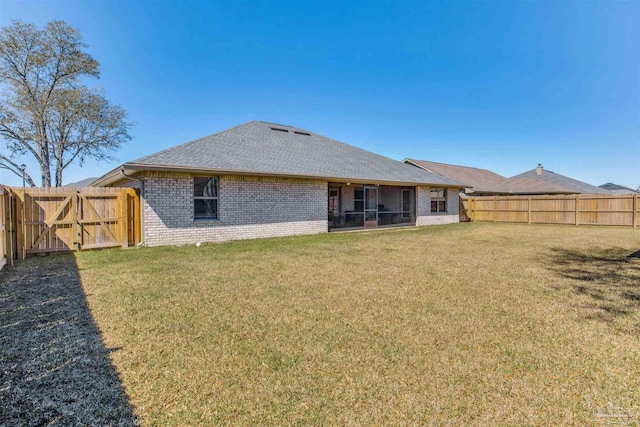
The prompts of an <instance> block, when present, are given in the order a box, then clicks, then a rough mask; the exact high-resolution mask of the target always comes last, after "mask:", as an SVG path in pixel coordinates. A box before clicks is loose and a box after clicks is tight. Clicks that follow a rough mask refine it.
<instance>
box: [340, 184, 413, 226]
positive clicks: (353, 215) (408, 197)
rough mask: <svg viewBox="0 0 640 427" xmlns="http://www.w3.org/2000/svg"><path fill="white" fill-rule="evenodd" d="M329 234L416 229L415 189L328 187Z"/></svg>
mask: <svg viewBox="0 0 640 427" xmlns="http://www.w3.org/2000/svg"><path fill="white" fill-rule="evenodd" d="M328 194H329V204H328V206H329V216H328V221H329V230H330V231H331V230H347V229H359V228H378V227H393V226H402V225H415V222H416V216H415V212H416V208H415V206H416V203H415V200H416V194H415V187H398V186H390V185H366V184H364V185H363V184H353V183H331V182H330V183H329V192H328Z"/></svg>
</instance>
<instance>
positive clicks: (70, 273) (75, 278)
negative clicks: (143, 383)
mask: <svg viewBox="0 0 640 427" xmlns="http://www.w3.org/2000/svg"><path fill="white" fill-rule="evenodd" d="M116 350H117V349H107V348H105V346H104V344H103V342H102V339H101V336H100V331H99V330H98V327H97V326H96V324H95V323H94V321H93V318H92V316H91V313H90V311H89V308H88V306H87V302H86V299H85V295H84V292H83V290H82V287H81V284H80V276H79V274H78V269H77V266H76V263H75V260H74V258H73V256H72V255H69V254H67V255H59V256H51V257H46V258H35V259H31V260H27V261H22V262H19V263H17V264H16V265H15V266H13V267H9V266H6V267H5V268H4V269H3V270H2V271H0V408H1V410H0V425H135V424H137V421H136V418H135V416H134V414H133V407H132V405H131V404H130V403H129V399H128V397H127V395H126V393H125V391H124V389H123V387H122V385H121V383H120V378H119V376H118V373H117V372H116V370H115V368H114V366H113V365H112V364H111V360H110V359H109V352H111V351H116Z"/></svg>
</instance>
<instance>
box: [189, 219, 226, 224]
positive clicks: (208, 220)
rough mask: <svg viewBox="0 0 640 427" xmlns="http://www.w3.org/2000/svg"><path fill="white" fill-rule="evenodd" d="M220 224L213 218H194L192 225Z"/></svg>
mask: <svg viewBox="0 0 640 427" xmlns="http://www.w3.org/2000/svg"><path fill="white" fill-rule="evenodd" d="M219 222H220V219H217V218H216V219H214V218H194V220H193V223H194V224H209V223H211V224H217V223H219Z"/></svg>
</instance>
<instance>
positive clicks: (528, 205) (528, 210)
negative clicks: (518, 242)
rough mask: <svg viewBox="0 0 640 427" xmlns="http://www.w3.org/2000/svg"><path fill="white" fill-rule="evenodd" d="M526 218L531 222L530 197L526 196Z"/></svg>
mask: <svg viewBox="0 0 640 427" xmlns="http://www.w3.org/2000/svg"><path fill="white" fill-rule="evenodd" d="M527 220H528V221H529V224H531V197H529V198H527Z"/></svg>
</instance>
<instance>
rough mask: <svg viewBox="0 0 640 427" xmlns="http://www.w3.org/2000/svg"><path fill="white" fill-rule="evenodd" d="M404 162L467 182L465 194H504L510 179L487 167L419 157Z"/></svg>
mask: <svg viewBox="0 0 640 427" xmlns="http://www.w3.org/2000/svg"><path fill="white" fill-rule="evenodd" d="M403 162H404V163H407V164H410V165H413V166H417V167H419V168H422V169H424V170H426V171H428V172H435V173H437V174H439V175H442V176H444V177H447V178H450V179H454V180H456V181H460V182H465V183H467V184H468V185H469V187H467V188H465V189H464V192H465V194H469V195H470V194H473V195H475V196H483V195H484V196H486V195H494V194H504V193H506V192H507V190H506V182H507V181H508V179H507V178H506V177H504V176H502V175H498V174H497V173H495V172H491V171H490V170H487V169H479V168H472V167H469V166H458V165H450V164H447V163H438V162H429V161H426V160H417V159H404V160H403ZM453 177H455V178H453Z"/></svg>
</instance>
